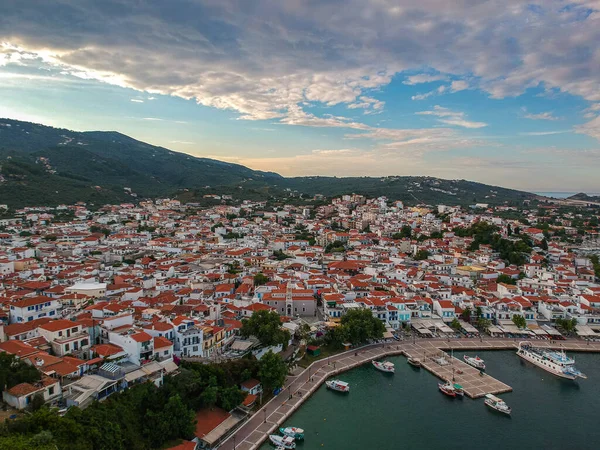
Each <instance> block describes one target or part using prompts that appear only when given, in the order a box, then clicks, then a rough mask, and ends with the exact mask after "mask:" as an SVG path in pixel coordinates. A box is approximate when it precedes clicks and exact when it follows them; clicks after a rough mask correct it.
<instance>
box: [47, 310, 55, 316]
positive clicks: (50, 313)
mask: <svg viewBox="0 0 600 450" xmlns="http://www.w3.org/2000/svg"><path fill="white" fill-rule="evenodd" d="M54 314H56V311H50V312H49V313H48V315H49V316H53V315H54Z"/></svg>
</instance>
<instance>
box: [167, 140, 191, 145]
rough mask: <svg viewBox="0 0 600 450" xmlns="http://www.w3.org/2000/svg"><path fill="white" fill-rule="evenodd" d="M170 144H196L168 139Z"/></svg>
mask: <svg viewBox="0 0 600 450" xmlns="http://www.w3.org/2000/svg"><path fill="white" fill-rule="evenodd" d="M170 142H171V144H181V145H196V143H195V142H190V141H170Z"/></svg>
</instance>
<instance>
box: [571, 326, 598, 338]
mask: <svg viewBox="0 0 600 450" xmlns="http://www.w3.org/2000/svg"><path fill="white" fill-rule="evenodd" d="M576 329H577V336H582V337H593V336H598V334H597V333H596V332H595V331H594V330H592V329H591V328H590V327H588V326H587V325H577V327H576Z"/></svg>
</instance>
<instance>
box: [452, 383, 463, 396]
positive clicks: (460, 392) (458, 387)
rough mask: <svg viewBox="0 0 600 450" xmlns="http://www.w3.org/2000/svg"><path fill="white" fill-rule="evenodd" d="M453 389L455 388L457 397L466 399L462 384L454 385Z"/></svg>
mask: <svg viewBox="0 0 600 450" xmlns="http://www.w3.org/2000/svg"><path fill="white" fill-rule="evenodd" d="M452 387H453V388H454V392H456V395H457V396H460V397H464V396H465V391H464V389H463V387H462V386H461V385H460V384H458V383H454V384H453V386H452Z"/></svg>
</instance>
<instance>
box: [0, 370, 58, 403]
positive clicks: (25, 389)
mask: <svg viewBox="0 0 600 450" xmlns="http://www.w3.org/2000/svg"><path fill="white" fill-rule="evenodd" d="M38 394H39V395H42V396H43V398H44V401H45V402H46V403H48V402H51V401H54V400H58V399H60V398H61V396H62V391H61V389H60V382H59V381H58V380H56V379H54V378H50V377H42V379H41V380H40V381H38V382H35V383H20V384H17V385H16V386H13V387H11V388H10V389H7V390H5V391H4V392H2V399H3V400H4V401H5V402H6V403H7V404H8V405H10V406H12V407H13V408H15V409H25V408H26V407H27V406H28V405H29V403H31V401H32V400H33V397H34V396H36V395H38Z"/></svg>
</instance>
